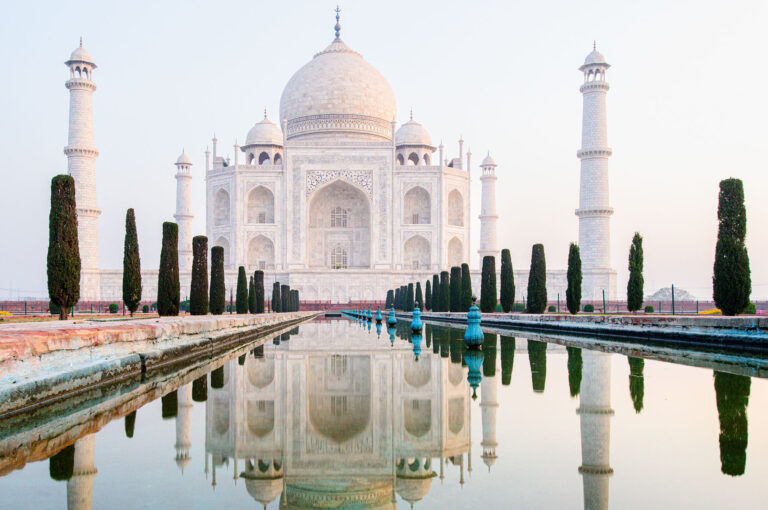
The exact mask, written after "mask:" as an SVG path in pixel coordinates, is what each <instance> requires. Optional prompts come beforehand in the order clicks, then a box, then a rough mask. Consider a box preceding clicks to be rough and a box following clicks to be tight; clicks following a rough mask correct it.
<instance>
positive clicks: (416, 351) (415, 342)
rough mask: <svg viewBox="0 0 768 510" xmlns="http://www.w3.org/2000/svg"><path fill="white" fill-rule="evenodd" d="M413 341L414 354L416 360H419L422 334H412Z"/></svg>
mask: <svg viewBox="0 0 768 510" xmlns="http://www.w3.org/2000/svg"><path fill="white" fill-rule="evenodd" d="M417 310H418V308H417ZM411 342H412V343H413V354H414V356H416V361H419V354H421V335H411Z"/></svg>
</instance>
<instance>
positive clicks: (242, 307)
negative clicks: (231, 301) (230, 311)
mask: <svg viewBox="0 0 768 510" xmlns="http://www.w3.org/2000/svg"><path fill="white" fill-rule="evenodd" d="M235 309H236V310H237V313H248V278H247V277H246V276H245V267H243V266H240V267H238V268H237V296H236V297H235Z"/></svg>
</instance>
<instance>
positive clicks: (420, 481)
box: [397, 473, 435, 504]
mask: <svg viewBox="0 0 768 510" xmlns="http://www.w3.org/2000/svg"><path fill="white" fill-rule="evenodd" d="M433 476H435V473H432V474H431V475H429V476H428V477H427V478H400V477H398V478H397V495H398V496H400V497H401V498H403V499H404V500H406V501H407V502H408V503H411V504H414V503H416V502H417V501H421V500H422V499H424V496H426V495H427V493H429V489H430V488H431V487H432V477H433Z"/></svg>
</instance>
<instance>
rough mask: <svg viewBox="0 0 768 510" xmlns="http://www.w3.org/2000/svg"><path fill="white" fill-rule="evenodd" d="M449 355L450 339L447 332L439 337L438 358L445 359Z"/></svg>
mask: <svg viewBox="0 0 768 510" xmlns="http://www.w3.org/2000/svg"><path fill="white" fill-rule="evenodd" d="M450 355H451V337H450V336H449V335H448V333H447V332H444V333H443V334H441V335H440V357H441V358H447V357H449V356H450Z"/></svg>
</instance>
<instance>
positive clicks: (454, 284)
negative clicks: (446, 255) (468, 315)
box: [448, 266, 461, 312]
mask: <svg viewBox="0 0 768 510" xmlns="http://www.w3.org/2000/svg"><path fill="white" fill-rule="evenodd" d="M449 289H450V297H449V301H448V306H449V307H450V310H451V311H452V312H460V311H461V267H459V266H453V267H452V268H451V282H450V284H449Z"/></svg>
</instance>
